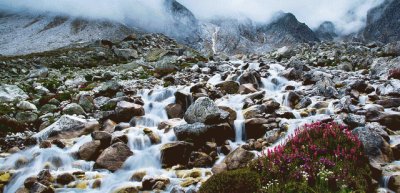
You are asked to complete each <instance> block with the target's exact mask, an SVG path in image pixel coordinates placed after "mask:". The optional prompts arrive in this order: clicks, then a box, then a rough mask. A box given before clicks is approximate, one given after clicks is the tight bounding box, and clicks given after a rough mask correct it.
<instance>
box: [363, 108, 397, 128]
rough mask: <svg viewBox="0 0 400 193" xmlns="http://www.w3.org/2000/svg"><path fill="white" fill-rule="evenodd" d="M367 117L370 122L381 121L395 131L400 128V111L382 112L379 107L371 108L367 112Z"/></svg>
mask: <svg viewBox="0 0 400 193" xmlns="http://www.w3.org/2000/svg"><path fill="white" fill-rule="evenodd" d="M366 119H367V121H370V122H379V123H380V124H381V125H384V126H386V127H388V128H389V129H391V130H393V131H397V130H400V113H394V112H381V111H378V109H370V110H367V112H366Z"/></svg>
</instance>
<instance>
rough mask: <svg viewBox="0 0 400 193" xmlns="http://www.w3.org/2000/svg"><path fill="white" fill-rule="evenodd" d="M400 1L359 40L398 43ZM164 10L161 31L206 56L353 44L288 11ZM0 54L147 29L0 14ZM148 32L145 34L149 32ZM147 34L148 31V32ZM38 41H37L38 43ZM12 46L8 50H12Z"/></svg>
mask: <svg viewBox="0 0 400 193" xmlns="http://www.w3.org/2000/svg"><path fill="white" fill-rule="evenodd" d="M399 6H400V5H399V2H398V1H393V0H387V1H385V2H384V3H383V4H382V5H380V6H378V7H376V8H374V9H372V10H370V11H369V13H368V20H367V22H366V27H365V29H363V30H361V31H360V32H359V33H357V34H358V35H357V38H358V39H361V40H364V41H366V42H370V41H381V42H383V43H387V42H391V41H397V40H400V36H399V35H398V34H399V33H398V29H400V27H399V26H400V23H399V18H400V15H399V14H398V13H397V12H396V10H397V9H398V8H399ZM164 7H165V10H166V12H167V14H169V15H170V17H171V21H170V22H171V23H170V24H168V25H166V26H168V27H165V28H163V29H162V30H161V31H157V32H162V33H164V34H166V35H168V36H170V37H173V38H175V39H176V40H178V41H179V42H180V43H183V44H186V45H188V46H190V47H192V48H195V49H197V50H199V51H201V52H202V53H204V54H206V55H213V54H218V53H221V54H228V55H230V54H237V53H250V52H258V53H262V52H266V51H270V50H272V49H273V48H279V47H282V46H290V45H295V44H297V43H306V42H318V41H320V40H323V41H335V40H344V41H347V40H348V41H353V39H352V38H351V37H352V36H354V35H346V36H343V37H341V36H339V35H338V34H337V33H336V31H335V26H334V24H333V23H332V22H329V21H327V22H324V23H323V24H321V26H320V27H319V28H317V29H310V28H309V27H308V26H307V25H306V24H304V23H301V21H298V20H297V18H296V16H295V15H293V14H291V13H279V14H277V16H276V19H274V20H273V21H272V22H270V23H268V24H265V23H255V22H253V21H251V20H250V19H242V20H238V19H231V18H219V19H213V20H208V21H203V20H199V19H197V18H196V17H195V15H194V14H193V13H192V12H191V11H190V10H189V9H187V8H186V7H185V6H183V5H182V4H180V3H179V2H178V1H176V0H166V1H165V2H164ZM0 13H1V14H0V23H1V24H2V25H1V27H0V43H1V46H0V54H3V55H15V54H26V53H31V52H39V51H45V50H51V49H55V48H60V47H64V46H67V45H69V44H71V43H77V42H90V41H94V40H99V39H109V40H116V39H121V38H123V37H125V36H127V35H128V34H130V33H132V32H138V31H146V30H145V29H138V28H135V26H131V25H128V24H123V23H118V22H113V21H101V20H91V19H85V18H70V17H66V16H55V15H49V14H47V15H46V14H44V15H42V16H37V15H36V16H32V15H29V14H16V13H13V14H10V13H6V12H4V11H2V12H1V11H0ZM147 32H149V31H147ZM150 32H151V31H150ZM37 40H40V41H37ZM10 48H12V49H10Z"/></svg>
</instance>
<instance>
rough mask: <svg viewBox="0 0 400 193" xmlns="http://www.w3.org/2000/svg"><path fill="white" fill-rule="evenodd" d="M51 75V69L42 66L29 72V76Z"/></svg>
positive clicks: (44, 76)
mask: <svg viewBox="0 0 400 193" xmlns="http://www.w3.org/2000/svg"><path fill="white" fill-rule="evenodd" d="M47 75H49V69H48V68H46V67H44V66H41V67H38V68H36V69H33V70H31V71H30V72H29V74H28V78H46V77H47Z"/></svg>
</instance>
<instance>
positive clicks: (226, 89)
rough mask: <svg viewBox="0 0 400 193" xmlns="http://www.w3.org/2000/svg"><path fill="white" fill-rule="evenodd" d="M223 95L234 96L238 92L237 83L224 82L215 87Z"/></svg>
mask: <svg viewBox="0 0 400 193" xmlns="http://www.w3.org/2000/svg"><path fill="white" fill-rule="evenodd" d="M215 87H217V88H219V89H220V90H221V91H222V92H223V93H225V94H236V93H237V92H238V90H239V83H237V82H235V81H224V82H221V83H218V84H216V85H215Z"/></svg>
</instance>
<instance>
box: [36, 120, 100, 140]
mask: <svg viewBox="0 0 400 193" xmlns="http://www.w3.org/2000/svg"><path fill="white" fill-rule="evenodd" d="M99 128H100V125H99V123H98V122H97V121H92V120H86V119H81V118H78V117H75V116H71V115H63V116H61V117H60V119H58V120H57V121H56V122H54V123H53V124H51V125H50V126H48V127H47V128H45V129H43V130H42V131H40V132H39V133H36V134H34V135H33V136H32V137H34V138H40V139H47V138H48V137H55V138H57V137H61V136H62V137H64V138H63V139H70V138H74V137H78V136H81V135H83V134H88V133H91V132H93V131H95V130H98V129H99Z"/></svg>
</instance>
